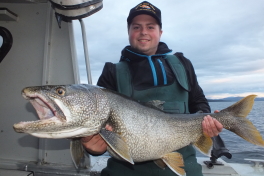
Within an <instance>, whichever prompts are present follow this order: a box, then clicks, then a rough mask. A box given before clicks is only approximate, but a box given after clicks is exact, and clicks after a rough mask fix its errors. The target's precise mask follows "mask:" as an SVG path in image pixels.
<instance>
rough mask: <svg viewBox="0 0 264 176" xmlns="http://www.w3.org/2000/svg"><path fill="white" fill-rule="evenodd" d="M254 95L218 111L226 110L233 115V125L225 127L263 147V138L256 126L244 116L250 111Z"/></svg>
mask: <svg viewBox="0 0 264 176" xmlns="http://www.w3.org/2000/svg"><path fill="white" fill-rule="evenodd" d="M255 98H256V95H249V96H247V97H245V98H243V99H241V100H240V101H238V102H237V103H235V104H233V105H231V106H229V107H228V108H226V109H223V110H222V111H220V112H228V113H230V114H231V115H232V116H234V119H235V121H234V125H230V126H224V128H225V129H227V130H229V131H232V132H234V133H235V134H237V135H238V136H240V137H241V138H243V139H245V140H246V141H248V142H250V143H252V144H255V145H259V146H262V147H264V140H263V138H262V136H261V134H260V132H259V131H258V130H257V128H256V127H255V126H254V125H253V124H252V122H250V121H249V120H248V119H246V118H245V117H246V116H247V115H248V113H249V112H250V111H251V109H252V107H253V104H254V99H255Z"/></svg>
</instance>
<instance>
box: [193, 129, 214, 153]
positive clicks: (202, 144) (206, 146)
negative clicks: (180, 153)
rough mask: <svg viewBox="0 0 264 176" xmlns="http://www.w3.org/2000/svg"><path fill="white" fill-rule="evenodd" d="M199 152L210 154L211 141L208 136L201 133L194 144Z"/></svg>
mask: <svg viewBox="0 0 264 176" xmlns="http://www.w3.org/2000/svg"><path fill="white" fill-rule="evenodd" d="M193 145H194V146H195V147H196V148H197V150H199V151H200V152H201V153H203V154H205V155H207V156H211V150H212V147H213V141H212V139H211V137H210V136H208V135H206V134H203V135H202V136H201V137H200V138H199V139H198V140H197V141H196V142H195V143H194V144H193Z"/></svg>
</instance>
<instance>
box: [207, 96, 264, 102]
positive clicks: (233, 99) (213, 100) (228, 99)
mask: <svg viewBox="0 0 264 176" xmlns="http://www.w3.org/2000/svg"><path fill="white" fill-rule="evenodd" d="M242 98H244V97H227V98H222V99H207V100H208V102H233V101H234V102H236V101H239V100H241V99H242ZM255 101H264V97H260V98H255Z"/></svg>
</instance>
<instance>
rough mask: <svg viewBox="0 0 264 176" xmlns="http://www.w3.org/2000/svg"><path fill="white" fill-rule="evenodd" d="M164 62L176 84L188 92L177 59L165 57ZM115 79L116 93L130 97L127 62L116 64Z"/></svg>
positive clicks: (181, 67) (183, 69)
mask: <svg viewBox="0 0 264 176" xmlns="http://www.w3.org/2000/svg"><path fill="white" fill-rule="evenodd" d="M166 60H167V62H168V64H169V66H170V67H171V69H172V71H173V73H174V75H175V77H176V79H177V80H178V83H179V84H180V85H181V87H182V88H183V89H185V90H186V91H189V84H188V78H187V75H186V71H185V68H184V67H183V65H182V63H181V61H180V60H179V58H178V57H176V56H175V55H167V57H166ZM116 79H117V88H118V92H120V93H122V94H124V95H127V96H131V95H132V85H131V84H132V83H131V75H130V70H129V66H128V64H127V62H118V63H116Z"/></svg>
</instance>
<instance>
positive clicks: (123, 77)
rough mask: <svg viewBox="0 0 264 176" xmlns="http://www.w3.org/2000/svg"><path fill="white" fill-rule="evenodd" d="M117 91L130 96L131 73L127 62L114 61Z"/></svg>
mask: <svg viewBox="0 0 264 176" xmlns="http://www.w3.org/2000/svg"><path fill="white" fill-rule="evenodd" d="M116 80H117V91H118V92H119V93H121V94H124V95H127V96H131V95H132V85H131V75H130V71H129V67H128V64H127V62H118V63H116Z"/></svg>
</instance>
